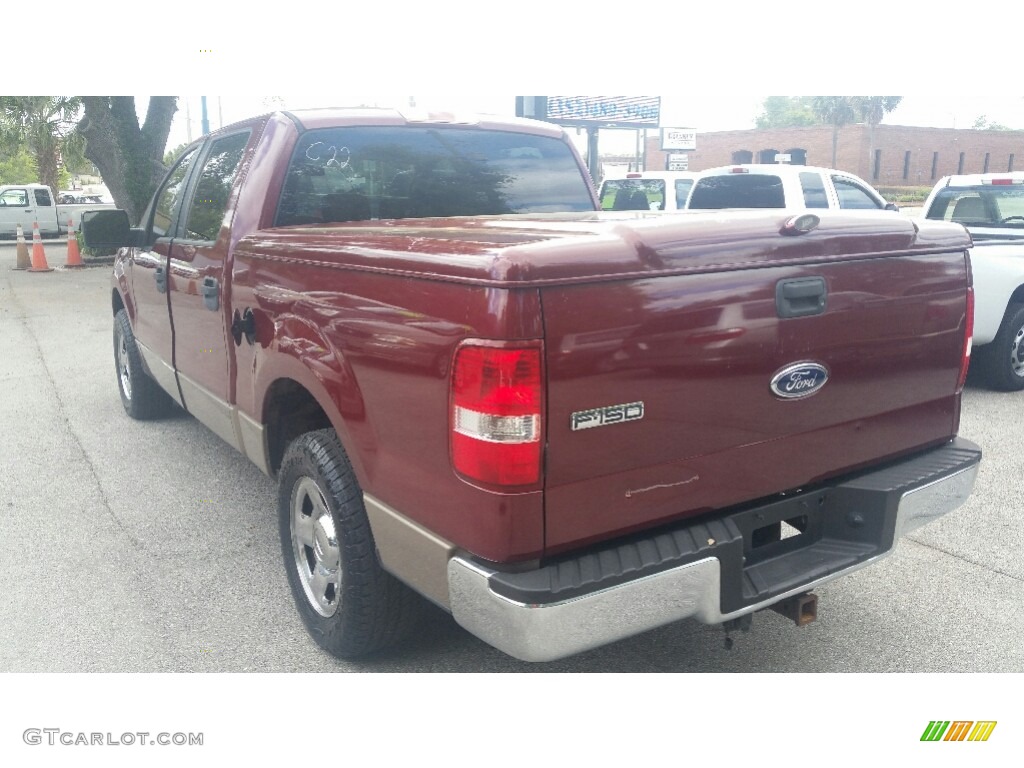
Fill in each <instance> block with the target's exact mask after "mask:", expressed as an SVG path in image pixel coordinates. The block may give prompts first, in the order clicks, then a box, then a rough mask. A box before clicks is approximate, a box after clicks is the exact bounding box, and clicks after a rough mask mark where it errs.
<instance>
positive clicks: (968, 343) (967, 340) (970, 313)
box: [956, 288, 974, 394]
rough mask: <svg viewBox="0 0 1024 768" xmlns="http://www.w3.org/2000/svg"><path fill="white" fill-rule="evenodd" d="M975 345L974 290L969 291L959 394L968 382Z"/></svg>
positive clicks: (958, 380)
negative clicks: (968, 369) (972, 350)
mask: <svg viewBox="0 0 1024 768" xmlns="http://www.w3.org/2000/svg"><path fill="white" fill-rule="evenodd" d="M973 344H974V289H973V288H968V289H967V332H966V334H965V336H964V349H963V355H962V356H961V359H960V378H959V379H957V382H956V391H957V394H959V393H960V392H961V391H962V390H963V388H964V384H965V383H966V381H967V368H968V367H969V366H970V364H971V347H972V346H973Z"/></svg>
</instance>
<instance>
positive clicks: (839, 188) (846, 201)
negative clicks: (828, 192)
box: [832, 176, 884, 210]
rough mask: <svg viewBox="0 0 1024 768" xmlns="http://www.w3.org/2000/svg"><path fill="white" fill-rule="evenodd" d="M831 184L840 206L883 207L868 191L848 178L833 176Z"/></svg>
mask: <svg viewBox="0 0 1024 768" xmlns="http://www.w3.org/2000/svg"><path fill="white" fill-rule="evenodd" d="M832 184H833V185H834V186H835V188H836V195H837V196H838V197H839V207H840V208H863V209H869V210H878V209H879V208H883V207H884V206H882V205H881V204H879V202H878V201H877V200H875V198H874V197H873V196H872V195H871V193H870V192H868V191H867V190H866V189H864V188H863V187H862V186H860V185H859V184H857V183H856V182H853V181H851V180H850V179H844V178H842V177H840V176H833V177H832Z"/></svg>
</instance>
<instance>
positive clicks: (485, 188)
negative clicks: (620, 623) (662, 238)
mask: <svg viewBox="0 0 1024 768" xmlns="http://www.w3.org/2000/svg"><path fill="white" fill-rule="evenodd" d="M583 173H584V171H583V168H582V167H581V166H580V165H579V164H578V163H577V161H576V157H575V155H574V154H573V153H572V150H571V149H570V147H569V145H568V144H566V143H565V142H563V141H561V140H560V139H555V138H552V137H549V136H530V135H527V134H522V133H510V132H505V131H484V130H479V129H474V128H459V127H445V126H435V127H424V126H369V127H357V126H352V127H347V128H329V129H322V130H314V131H308V132H306V133H304V134H303V135H302V137H301V138H300V139H299V142H298V144H297V145H296V148H295V152H294V154H293V155H292V159H291V162H290V164H289V166H288V172H287V176H286V178H285V185H284V189H283V191H282V193H281V199H280V201H279V203H278V210H277V216H276V217H275V226H288V225H292V224H307V223H324V222H340V221H364V220H367V219H402V218H420V217H434V216H477V215H489V214H507V213H547V212H560V211H592V210H594V203H593V199H592V198H591V197H590V182H589V181H588V180H587V179H586V178H584V176H583Z"/></svg>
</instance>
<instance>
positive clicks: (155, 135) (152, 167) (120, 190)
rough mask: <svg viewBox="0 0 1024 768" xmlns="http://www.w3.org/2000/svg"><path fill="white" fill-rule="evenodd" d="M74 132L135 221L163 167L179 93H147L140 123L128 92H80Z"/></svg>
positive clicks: (154, 187) (163, 170)
mask: <svg viewBox="0 0 1024 768" xmlns="http://www.w3.org/2000/svg"><path fill="white" fill-rule="evenodd" d="M81 99H82V107H83V110H84V113H85V114H84V117H83V118H82V120H81V122H80V123H79V124H78V132H79V133H80V134H81V135H82V136H83V137H84V138H85V156H86V157H87V158H88V159H89V160H91V161H92V163H93V165H95V166H96V167H97V168H98V169H99V171H100V174H101V175H102V176H103V181H104V183H105V184H106V185H107V189H109V190H110V194H111V195H112V196H113V198H114V202H115V203H117V205H118V207H119V208H123V209H124V210H126V211H127V212H128V218H129V219H131V221H132V223H133V224H138V223H139V219H140V218H141V217H142V212H143V211H144V210H145V208H146V205H147V203H148V202H149V198H150V197H151V196H152V194H153V191H154V190H155V189H156V187H157V185H158V184H159V183H160V180H161V179H162V178H163V175H164V173H165V171H166V168H165V167H164V164H163V159H164V149H165V148H166V147H167V137H168V135H169V134H170V132H171V120H173V118H174V113H175V112H176V111H177V110H178V97H177V96H151V97H150V99H149V104H148V106H147V109H146V117H145V120H144V121H143V123H142V125H139V118H138V115H137V114H136V111H135V98H134V97H132V96H82V97H81Z"/></svg>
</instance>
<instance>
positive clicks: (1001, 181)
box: [992, 179, 1013, 186]
mask: <svg viewBox="0 0 1024 768" xmlns="http://www.w3.org/2000/svg"><path fill="white" fill-rule="evenodd" d="M992 183H993V184H995V185H996V186H1002V185H1004V184H1013V179H992Z"/></svg>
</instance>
